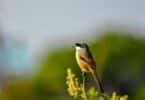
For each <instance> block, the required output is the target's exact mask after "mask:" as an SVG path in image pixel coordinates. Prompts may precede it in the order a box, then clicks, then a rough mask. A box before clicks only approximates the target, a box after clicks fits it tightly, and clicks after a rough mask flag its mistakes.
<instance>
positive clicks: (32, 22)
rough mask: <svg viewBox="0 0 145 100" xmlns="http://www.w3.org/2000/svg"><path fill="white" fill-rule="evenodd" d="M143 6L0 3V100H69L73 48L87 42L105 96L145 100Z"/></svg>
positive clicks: (125, 0)
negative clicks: (67, 83)
mask: <svg viewBox="0 0 145 100" xmlns="http://www.w3.org/2000/svg"><path fill="white" fill-rule="evenodd" d="M144 5H145V1H144V0H117V1H116V0H109V1H106V0H59V1H58V0H0V100H49V99H51V100H58V99H59V100H72V99H73V98H72V97H69V95H68V93H67V86H66V75H67V73H66V70H67V68H69V67H70V68H72V70H73V71H74V73H75V74H76V75H77V77H80V74H81V71H80V69H79V68H78V66H77V64H76V61H75V55H74V52H75V51H74V49H73V48H72V45H74V43H76V42H87V43H88V44H89V45H90V49H91V51H92V53H93V55H94V58H95V60H96V63H97V69H98V72H99V74H100V77H101V79H102V80H103V84H104V86H105V90H106V92H107V93H109V94H111V93H112V91H117V92H118V93H119V94H120V95H123V94H128V95H129V99H130V100H143V99H144V98H145V77H144V76H145V13H144V11H145V6H144Z"/></svg>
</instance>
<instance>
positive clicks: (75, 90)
mask: <svg viewBox="0 0 145 100" xmlns="http://www.w3.org/2000/svg"><path fill="white" fill-rule="evenodd" d="M66 83H67V86H68V89H67V90H68V93H69V94H70V96H73V97H75V98H77V97H78V98H79V97H81V98H82V99H84V100H127V98H128V96H127V95H124V96H118V95H117V94H116V92H113V93H112V96H109V95H108V94H105V93H104V94H101V93H99V92H97V91H96V90H95V87H91V88H90V89H88V90H87V92H86V91H84V90H85V89H83V83H79V82H78V78H76V77H75V74H74V73H73V72H72V70H71V69H70V68H68V69H67V77H66ZM84 92H86V94H87V96H85V94H84Z"/></svg>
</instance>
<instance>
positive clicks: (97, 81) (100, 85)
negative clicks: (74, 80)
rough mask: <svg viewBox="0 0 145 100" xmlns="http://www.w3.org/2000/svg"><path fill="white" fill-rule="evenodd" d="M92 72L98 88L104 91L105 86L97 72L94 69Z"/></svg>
mask: <svg viewBox="0 0 145 100" xmlns="http://www.w3.org/2000/svg"><path fill="white" fill-rule="evenodd" d="M91 74H92V77H93V79H94V81H95V83H96V85H97V88H98V89H99V91H100V92H101V93H104V88H103V85H102V82H101V80H100V79H99V77H98V75H97V73H96V72H94V71H93V72H91Z"/></svg>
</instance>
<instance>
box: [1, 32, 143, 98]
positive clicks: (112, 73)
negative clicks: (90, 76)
mask: <svg viewBox="0 0 145 100" xmlns="http://www.w3.org/2000/svg"><path fill="white" fill-rule="evenodd" d="M124 34H127V33H125V32H108V31H107V32H105V33H104V35H102V36H100V37H93V38H92V39H91V41H90V42H88V44H89V46H90V49H91V51H92V54H93V56H94V58H95V61H96V65H97V71H98V72H99V75H100V76H101V79H102V81H103V85H104V86H105V90H106V91H107V93H108V94H107V96H109V97H110V98H111V97H113V96H112V95H115V93H117V94H119V95H123V94H128V96H129V99H130V100H142V99H143V98H145V77H143V76H145V72H144V71H145V67H144V66H145V39H144V38H142V37H141V38H139V37H133V36H130V35H124ZM72 45H73V44H72ZM72 45H69V46H61V48H57V49H54V50H53V51H51V52H50V51H49V52H46V53H44V55H43V57H42V58H41V59H40V61H39V62H38V65H37V68H36V69H35V72H34V74H33V75H32V76H31V77H25V78H23V77H19V78H15V79H8V80H9V81H8V82H4V83H2V82H1V84H2V85H1V86H2V87H1V88H0V100H1V99H2V100H23V99H24V100H26V99H27V100H50V99H51V100H58V99H59V100H73V98H72V97H70V96H68V93H67V91H66V84H65V81H66V80H65V77H66V74H67V73H66V69H67V68H68V67H70V65H71V66H73V67H71V69H72V70H73V71H74V72H75V75H76V76H77V79H78V83H74V84H79V85H78V86H80V82H79V80H80V78H81V76H80V69H79V68H78V66H77V64H76V61H75V55H74V50H73V49H72V48H71V47H72ZM23 79H24V80H23ZM89 91H90V92H89ZM113 91H115V93H114V92H113ZM97 93H98V92H96V90H95V89H93V88H90V89H89V90H88V91H87V95H92V96H91V97H94V96H96V95H99V93H98V94H97ZM109 93H112V95H111V94H109ZM93 95H94V96H93ZM117 96H118V95H117ZM26 97H27V98H26ZM115 97H116V95H115Z"/></svg>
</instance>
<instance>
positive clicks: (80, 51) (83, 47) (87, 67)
mask: <svg viewBox="0 0 145 100" xmlns="http://www.w3.org/2000/svg"><path fill="white" fill-rule="evenodd" d="M75 49H76V50H75V51H76V52H75V54H76V61H77V63H78V65H79V67H80V69H81V71H82V72H83V73H91V75H92V77H93V79H94V81H95V83H96V85H97V88H98V89H99V90H100V92H101V93H103V92H104V89H103V86H102V83H101V80H100V79H99V77H98V75H97V72H96V63H95V60H94V58H93V56H92V54H91V52H90V50H89V47H88V45H87V44H86V43H75Z"/></svg>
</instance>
